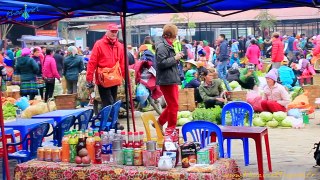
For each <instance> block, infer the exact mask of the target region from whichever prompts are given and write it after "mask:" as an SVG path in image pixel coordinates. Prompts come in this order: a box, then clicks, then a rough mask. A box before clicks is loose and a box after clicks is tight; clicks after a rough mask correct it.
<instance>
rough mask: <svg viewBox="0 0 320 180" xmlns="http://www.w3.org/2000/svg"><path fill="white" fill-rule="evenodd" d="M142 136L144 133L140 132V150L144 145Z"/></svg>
mask: <svg viewBox="0 0 320 180" xmlns="http://www.w3.org/2000/svg"><path fill="white" fill-rule="evenodd" d="M143 136H144V133H143V131H140V132H139V138H140V148H142V147H144V143H143V138H144V137H143Z"/></svg>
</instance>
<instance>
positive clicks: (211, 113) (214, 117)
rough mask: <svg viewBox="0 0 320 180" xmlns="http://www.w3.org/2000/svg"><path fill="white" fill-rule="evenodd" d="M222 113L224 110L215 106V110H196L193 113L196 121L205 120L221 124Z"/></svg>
mask: <svg viewBox="0 0 320 180" xmlns="http://www.w3.org/2000/svg"><path fill="white" fill-rule="evenodd" d="M221 112H222V109H221V107H220V106H215V108H210V109H205V108H196V109H195V110H194V111H193V113H192V117H193V119H194V120H204V121H209V122H213V123H215V124H221Z"/></svg>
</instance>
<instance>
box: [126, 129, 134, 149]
mask: <svg viewBox="0 0 320 180" xmlns="http://www.w3.org/2000/svg"><path fill="white" fill-rule="evenodd" d="M127 148H133V136H132V132H128V144H127Z"/></svg>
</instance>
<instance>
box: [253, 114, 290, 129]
mask: <svg viewBox="0 0 320 180" xmlns="http://www.w3.org/2000/svg"><path fill="white" fill-rule="evenodd" d="M292 118H293V119H295V118H294V117H291V116H287V113H285V112H281V111H279V112H274V113H273V114H272V113H270V112H262V113H260V115H255V117H254V119H253V125H254V126H260V127H264V126H267V127H271V128H276V127H278V126H281V127H292V123H293V119H292Z"/></svg>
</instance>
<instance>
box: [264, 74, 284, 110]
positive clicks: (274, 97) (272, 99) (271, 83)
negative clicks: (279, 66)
mask: <svg viewBox="0 0 320 180" xmlns="http://www.w3.org/2000/svg"><path fill="white" fill-rule="evenodd" d="M266 80H267V86H265V87H264V89H263V92H264V96H263V97H262V101H261V108H262V110H263V111H267V112H272V113H273V112H278V111H283V112H286V111H287V106H288V104H289V103H290V96H289V93H288V91H287V90H286V88H285V87H284V86H282V85H281V84H279V83H277V80H278V74H277V73H276V71H274V70H271V71H270V72H269V73H268V74H267V75H266Z"/></svg>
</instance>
